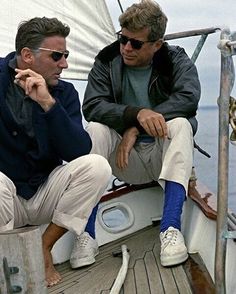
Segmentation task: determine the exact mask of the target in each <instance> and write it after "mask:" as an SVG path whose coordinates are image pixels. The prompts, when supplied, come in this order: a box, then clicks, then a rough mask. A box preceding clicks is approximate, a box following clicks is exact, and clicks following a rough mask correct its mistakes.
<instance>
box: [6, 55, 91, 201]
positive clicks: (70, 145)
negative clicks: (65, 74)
mask: <svg viewBox="0 0 236 294" xmlns="http://www.w3.org/2000/svg"><path fill="white" fill-rule="evenodd" d="M14 55H15V52H12V53H10V54H9V55H7V56H6V57H5V58H0V171H1V172H3V173H4V174H5V175H6V176H7V177H9V178H10V179H11V180H12V181H13V183H14V184H15V186H16V189H17V194H18V195H20V196H21V197H23V198H25V199H30V198H31V197H32V196H33V195H34V193H35V192H36V190H37V189H38V187H39V186H40V185H41V184H42V183H43V182H44V181H45V180H46V179H47V177H48V175H49V173H50V172H51V171H52V170H53V169H54V168H55V167H57V166H58V165H61V164H62V161H63V160H65V161H71V160H73V159H75V158H77V157H79V156H82V155H85V154H88V153H89V152H90V150H91V144H92V143H91V140H90V137H89V135H88V133H87V132H86V131H85V130H84V128H83V125H82V116H81V111H80V102H79V97H78V93H77V91H76V90H75V88H74V86H73V85H72V84H71V83H68V82H65V81H59V83H58V85H57V86H55V87H52V88H51V89H50V93H51V95H52V96H53V97H54V99H56V103H55V105H54V106H53V107H52V108H51V109H50V110H49V111H48V112H45V111H44V110H43V109H42V108H41V107H40V105H39V104H38V103H36V102H33V109H32V124H33V130H34V134H35V136H34V138H30V137H29V136H28V135H27V134H26V133H25V131H24V130H23V129H22V128H21V127H20V126H19V125H18V124H17V123H16V121H15V120H14V118H13V117H12V114H11V111H10V109H9V108H8V106H7V104H6V93H7V89H8V85H9V83H10V71H11V70H12V69H11V68H9V66H8V63H9V60H10V59H12V58H13V57H14ZM16 99H17V97H16Z"/></svg>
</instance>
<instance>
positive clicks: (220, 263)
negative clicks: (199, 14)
mask: <svg viewBox="0 0 236 294" xmlns="http://www.w3.org/2000/svg"><path fill="white" fill-rule="evenodd" d="M235 39H236V34H235V33H233V34H232V33H231V32H230V30H229V29H228V28H225V29H222V31H221V37H220V42H219V44H218V48H219V49H220V50H221V77H220V96H219V99H218V106H219V145H218V181H217V182H218V188H217V232H216V250H215V288H216V293H220V294H224V293H226V284H225V261H226V245H227V239H228V238H236V231H235V230H231V231H229V230H228V173H229V122H230V119H229V107H230V99H231V97H230V94H231V91H232V88H233V85H234V80H235V72H234V63H233V58H232V56H233V55H235V54H236V49H235V48H236V43H235ZM234 46H235V48H234ZM233 132H234V130H233ZM231 137H232V139H233V136H231Z"/></svg>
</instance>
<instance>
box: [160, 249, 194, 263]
mask: <svg viewBox="0 0 236 294" xmlns="http://www.w3.org/2000/svg"><path fill="white" fill-rule="evenodd" d="M187 259H188V253H186V252H185V253H182V254H180V255H174V256H167V257H163V256H161V265H162V266H172V265H177V264H180V263H183V262H185V261H186V260H187Z"/></svg>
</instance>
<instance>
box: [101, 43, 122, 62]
mask: <svg viewBox="0 0 236 294" xmlns="http://www.w3.org/2000/svg"><path fill="white" fill-rule="evenodd" d="M119 54H120V43H119V42H118V41H115V42H113V43H112V44H110V45H108V46H106V47H105V48H103V49H102V50H101V51H100V52H99V53H98V55H97V56H96V59H99V60H100V61H101V62H104V63H107V62H110V61H112V60H113V59H114V58H115V57H116V56H118V55H119Z"/></svg>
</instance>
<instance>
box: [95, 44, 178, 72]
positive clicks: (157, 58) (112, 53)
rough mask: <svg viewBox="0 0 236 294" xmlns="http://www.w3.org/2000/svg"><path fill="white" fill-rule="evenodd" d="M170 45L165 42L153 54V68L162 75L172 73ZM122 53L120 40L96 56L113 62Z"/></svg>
mask: <svg viewBox="0 0 236 294" xmlns="http://www.w3.org/2000/svg"><path fill="white" fill-rule="evenodd" d="M169 51H170V46H169V45H168V43H166V42H165V43H163V45H162V46H161V48H160V49H159V50H158V51H157V52H156V53H155V55H154V56H153V68H154V70H155V71H156V72H157V73H159V74H162V75H165V76H169V75H171V73H172V67H173V64H172V61H171V58H170V54H169ZM118 55H120V44H119V42H118V41H115V42H114V43H112V44H110V45H108V46H107V47H105V48H104V49H102V50H101V51H100V52H99V53H98V55H97V57H96V58H98V59H99V60H101V62H103V63H107V62H111V61H112V60H113V59H114V58H115V57H117V56H118Z"/></svg>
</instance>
